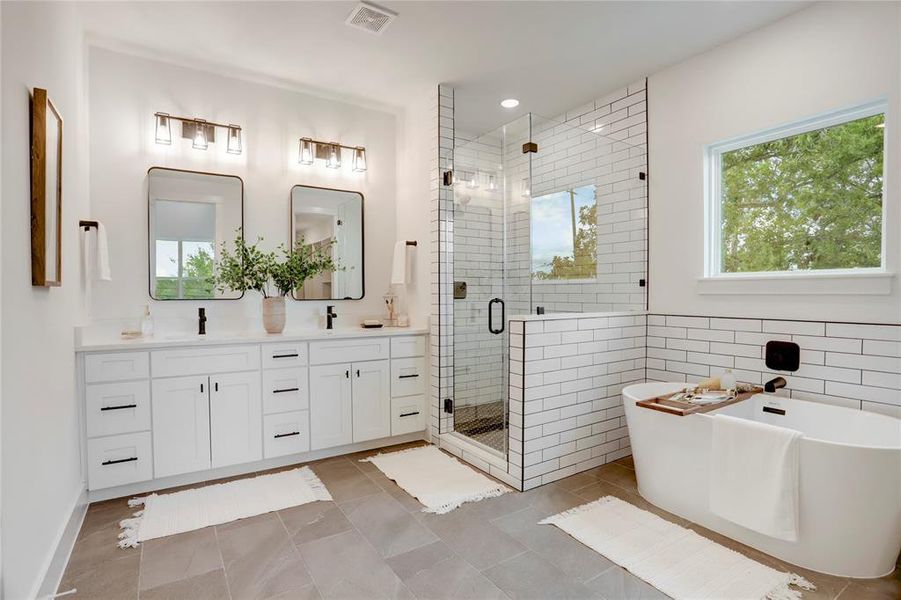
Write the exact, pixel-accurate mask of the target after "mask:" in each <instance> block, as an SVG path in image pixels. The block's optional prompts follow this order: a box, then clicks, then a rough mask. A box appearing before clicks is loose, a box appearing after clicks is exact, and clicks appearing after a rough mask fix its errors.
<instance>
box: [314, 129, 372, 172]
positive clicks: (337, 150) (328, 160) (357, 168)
mask: <svg viewBox="0 0 901 600" xmlns="http://www.w3.org/2000/svg"><path fill="white" fill-rule="evenodd" d="M345 149H347V150H350V151H351V152H353V154H352V160H351V163H350V166H351V169H352V170H353V171H354V172H355V173H362V172H364V171H366V167H367V164H366V148H364V147H363V146H345V145H344V144H339V143H338V142H323V141H320V140H314V139H313V138H308V137H302V138H300V148H299V151H298V155H297V162H298V163H299V164H301V165H307V166H309V165H312V164H314V163H315V161H316V159H319V160H323V161H325V166H326V167H328V168H329V169H340V168H341V164H342V163H343V157H342V152H343V151H344V150H345Z"/></svg>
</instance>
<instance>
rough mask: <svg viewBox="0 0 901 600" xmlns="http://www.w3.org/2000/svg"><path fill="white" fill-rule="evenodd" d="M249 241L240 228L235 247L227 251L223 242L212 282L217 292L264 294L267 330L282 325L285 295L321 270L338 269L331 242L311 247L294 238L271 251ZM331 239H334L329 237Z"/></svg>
mask: <svg viewBox="0 0 901 600" xmlns="http://www.w3.org/2000/svg"><path fill="white" fill-rule="evenodd" d="M262 241H263V238H257V241H256V243H255V244H248V243H247V241H246V240H245V239H244V235H243V234H242V232H241V230H240V229H238V230H237V236H236V237H235V243H234V245H235V251H234V253H232V252H229V250H228V247H227V246H226V244H225V242H223V243H222V250H221V251H220V253H219V260H218V261H217V262H216V267H215V271H214V274H213V277H212V282H213V284H214V285H215V286H216V288H217V289H218V290H219V291H220V292H224V291H226V290H234V291H239V292H245V291H247V290H254V291H257V292H259V293H260V294H262V295H263V327H264V328H265V329H266V332H267V333H281V332H282V331H283V330H284V329H285V296H287V295H288V294H290V293H291V292H292V291H293V290H296V289H298V288H299V287H301V286H302V285H303V284H304V282H305V281H306V280H308V279H310V278H312V277H316V276H317V275H319V274H320V273H325V272H331V271H336V270H337V269H338V267H337V265H336V264H335V262H334V260H333V259H332V254H331V244H326V245H323V246H321V247H313V246H310V245H307V244H305V243H304V240H303V238H301V239H300V240H298V241H297V243H296V244H295V245H294V248H293V249H291V250H288V249H287V248H286V247H285V245H284V244H281V245H279V247H278V249H277V250H276V251H274V252H265V251H263V250H260V249H259V247H258V245H259V244H260V243H261V242H262ZM332 243H334V240H332Z"/></svg>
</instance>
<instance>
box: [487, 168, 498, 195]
mask: <svg viewBox="0 0 901 600" xmlns="http://www.w3.org/2000/svg"><path fill="white" fill-rule="evenodd" d="M488 191H489V192H496V191H497V176H496V175H492V174H491V173H489V174H488Z"/></svg>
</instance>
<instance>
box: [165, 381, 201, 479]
mask: <svg viewBox="0 0 901 600" xmlns="http://www.w3.org/2000/svg"><path fill="white" fill-rule="evenodd" d="M151 405H152V409H151V410H152V411H153V464H154V477H157V478H159V477H166V476H168V475H178V474H180V473H190V472H192V471H201V470H203V469H209V468H210V401H209V378H208V377H199V376H198V377H176V378H172V379H155V380H153V398H152V400H151Z"/></svg>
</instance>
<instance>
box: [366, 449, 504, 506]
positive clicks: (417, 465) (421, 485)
mask: <svg viewBox="0 0 901 600" xmlns="http://www.w3.org/2000/svg"><path fill="white" fill-rule="evenodd" d="M361 462H371V463H372V464H374V465H375V466H376V467H378V469H379V470H380V471H381V472H382V473H384V474H385V475H386V476H387V477H388V478H389V479H393V480H394V481H395V482H396V483H397V485H399V486H400V487H402V488H403V489H404V490H405V491H406V492H407V493H408V494H410V495H411V496H413V497H415V498H416V499H417V500H419V501H420V502H422V503H423V504H424V505H425V508H424V509H423V512H429V513H437V514H439V515H441V514H444V513H446V512H450V511H452V510H454V509H455V508H457V507H458V506H460V505H461V504H463V503H464V502H477V501H479V500H484V499H485V498H493V497H494V496H500V495H501V494H504V493H506V492H509V491H510V490H509V488H507V487H506V486H504V485H501V484H499V483H498V482H496V481H494V480H492V479H490V478H488V477H486V476H485V475H482V474H481V473H479V472H478V471H476V470H475V469H472V468H470V467H467V466H466V465H464V464H463V463H461V462H460V461H458V460H457V459H455V458H454V457H452V456H449V455H447V454H445V453H444V452H442V451H441V450H439V449H438V448H436V447H435V446H423V447H421V448H411V449H409V450H400V451H398V452H389V453H387V454H378V455H376V456H371V457H369V458H364V459H363V460H362V461H361Z"/></svg>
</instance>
